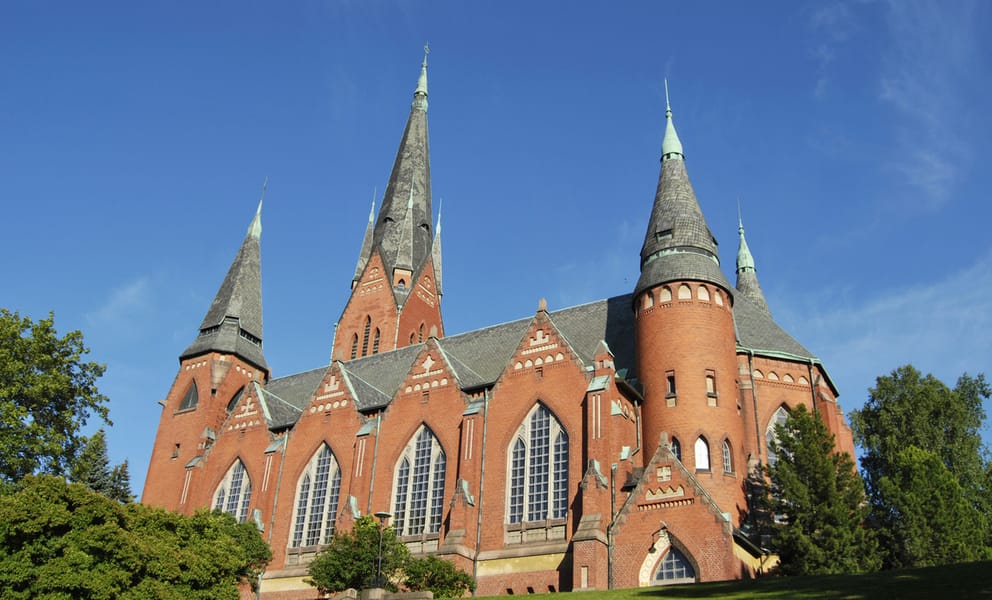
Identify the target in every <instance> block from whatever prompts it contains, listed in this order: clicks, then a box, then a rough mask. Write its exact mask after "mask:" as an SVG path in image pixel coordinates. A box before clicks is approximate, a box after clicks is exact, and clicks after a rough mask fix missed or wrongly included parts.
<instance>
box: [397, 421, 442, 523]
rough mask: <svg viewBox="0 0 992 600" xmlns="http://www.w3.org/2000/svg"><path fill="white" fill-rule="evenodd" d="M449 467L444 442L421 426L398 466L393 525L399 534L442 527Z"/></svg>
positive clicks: (404, 451)
mask: <svg viewBox="0 0 992 600" xmlns="http://www.w3.org/2000/svg"><path fill="white" fill-rule="evenodd" d="M445 466H446V465H445V456H444V449H443V448H441V444H440V442H438V441H437V438H436V437H435V436H434V434H433V433H432V432H431V430H430V429H429V428H428V427H427V426H426V425H421V426H420V429H419V430H418V431H417V433H416V434H414V436H413V438H411V440H410V442H409V443H408V444H407V445H406V448H405V449H404V450H403V454H402V455H401V456H400V460H399V464H398V465H397V467H396V479H395V482H396V483H395V487H394V490H395V493H394V495H393V498H394V501H393V525H394V527H395V528H396V533H397V535H401V536H402V535H420V534H424V533H437V532H438V531H440V530H441V514H442V510H443V508H444V472H445Z"/></svg>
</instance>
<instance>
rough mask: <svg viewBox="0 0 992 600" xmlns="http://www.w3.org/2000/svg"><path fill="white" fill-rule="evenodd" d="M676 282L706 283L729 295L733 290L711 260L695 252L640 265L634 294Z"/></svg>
mask: <svg viewBox="0 0 992 600" xmlns="http://www.w3.org/2000/svg"><path fill="white" fill-rule="evenodd" d="M678 280H692V281H706V282H709V283H715V284H716V285H719V286H721V287H722V288H723V289H725V290H727V291H728V292H731V293H732V292H733V290H734V288H732V287H731V286H730V283H729V282H728V281H727V279H726V277H724V276H723V271H721V270H720V267H719V265H717V264H716V263H715V262H713V259H711V258H709V257H708V256H703V255H702V254H696V253H695V252H680V253H676V254H665V255H663V256H658V257H655V258H654V259H653V260H651V261H649V262H647V263H645V264H644V265H642V266H641V276H640V278H638V280H637V286H635V288H634V293H635V294H639V293H641V292H642V291H644V290H646V289H647V288H650V287H654V286H656V285H658V284H659V283H663V282H666V281H678Z"/></svg>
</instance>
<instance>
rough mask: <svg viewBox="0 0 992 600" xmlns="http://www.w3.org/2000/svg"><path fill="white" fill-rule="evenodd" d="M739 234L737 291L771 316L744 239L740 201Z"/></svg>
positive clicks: (752, 258) (749, 250)
mask: <svg viewBox="0 0 992 600" xmlns="http://www.w3.org/2000/svg"><path fill="white" fill-rule="evenodd" d="M737 233H738V235H739V236H740V242H739V244H740V245H739V246H738V248H737V286H736V287H737V291H738V292H740V293H741V295H742V296H744V297H745V298H747V299H748V300H750V301H751V302H752V303H753V304H754V305H755V306H757V307H758V308H760V309H761V310H763V311H765V312H766V313H769V314H771V311H770V310H769V309H768V302H767V301H766V300H765V293H764V292H763V291H761V284H760V283H758V272H757V271H756V270H755V268H754V257H753V256H751V249H750V248H748V247H747V240H746V239H744V220H743V219H742V218H741V213H740V200H738V201H737Z"/></svg>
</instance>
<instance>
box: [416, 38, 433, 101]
mask: <svg viewBox="0 0 992 600" xmlns="http://www.w3.org/2000/svg"><path fill="white" fill-rule="evenodd" d="M430 53H431V45H430V44H429V43H428V44H424V62H423V63H421V65H420V77H418V78H417V89H416V90H414V92H413V108H415V109H418V110H422V111H424V112H427V55H428V54H430Z"/></svg>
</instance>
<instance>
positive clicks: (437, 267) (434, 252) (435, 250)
mask: <svg viewBox="0 0 992 600" xmlns="http://www.w3.org/2000/svg"><path fill="white" fill-rule="evenodd" d="M442 208H444V199H443V198H442V199H441V203H440V206H438V208H437V227H435V228H434V243H433V244H432V246H431V256H432V258H433V259H434V280H435V287H436V288H437V295H438V296H439V297H440V296H441V294H442V293H443V292H442V291H441V209H442Z"/></svg>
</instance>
